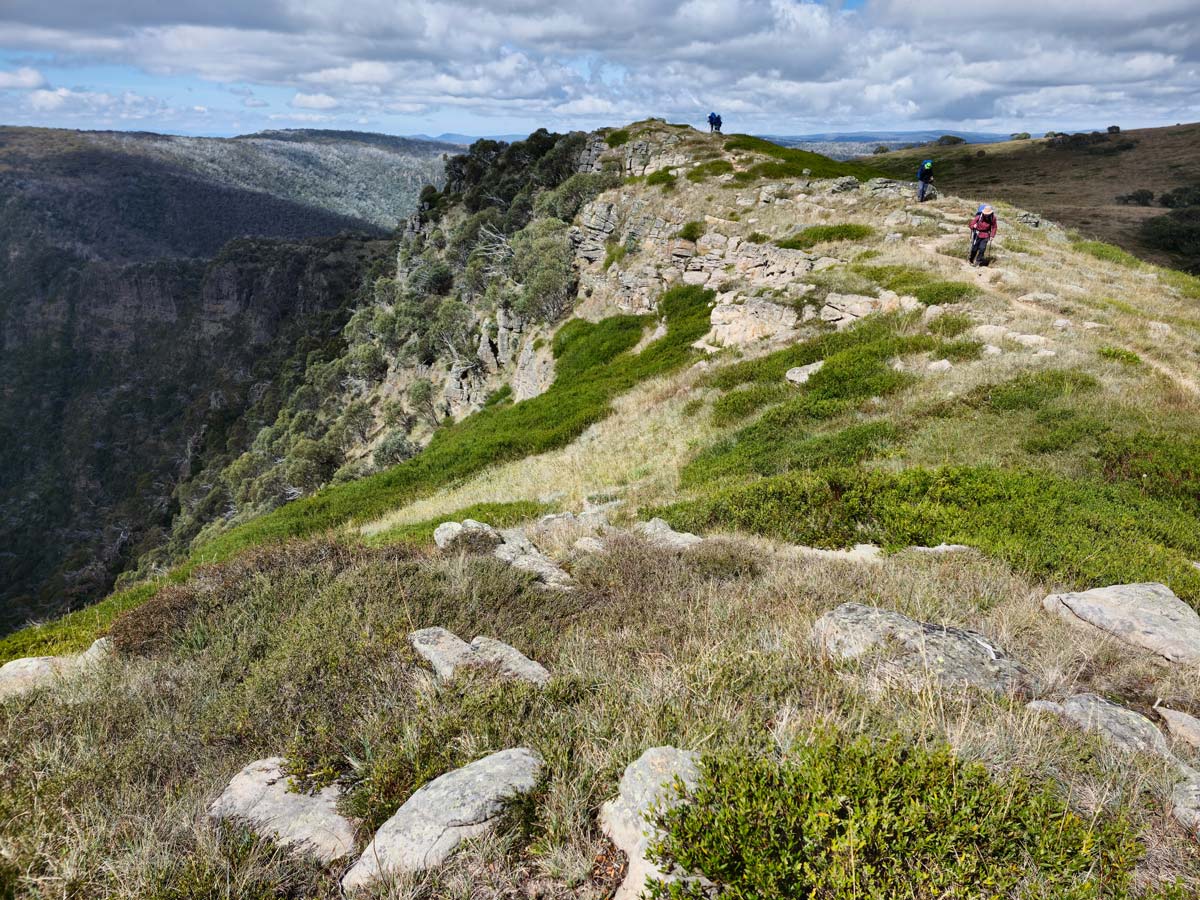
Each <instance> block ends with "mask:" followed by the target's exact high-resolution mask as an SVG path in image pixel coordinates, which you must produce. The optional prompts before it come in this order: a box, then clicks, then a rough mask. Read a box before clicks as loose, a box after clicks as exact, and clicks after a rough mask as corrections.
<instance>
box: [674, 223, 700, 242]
mask: <svg viewBox="0 0 1200 900" xmlns="http://www.w3.org/2000/svg"><path fill="white" fill-rule="evenodd" d="M704 231H705V226H704V223H703V222H699V221H696V222H686V223H684V226H683V227H682V228H680V229H679V233H678V234H676V235H675V236H676V237H677V238H680V239H681V240H685V241H698V240H700V238H701V237H702V236H703V235H704Z"/></svg>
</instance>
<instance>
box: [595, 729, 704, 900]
mask: <svg viewBox="0 0 1200 900" xmlns="http://www.w3.org/2000/svg"><path fill="white" fill-rule="evenodd" d="M697 760H698V756H697V754H696V753H694V752H692V751H689V750H679V749H677V748H675V747H651V748H650V749H649V750H647V751H646V752H645V753H643V754H642V755H641V756H639V757H638V758H637V759H636V760H635V761H634V762H632V763H630V764H629V765H628V766H626V767H625V772H624V774H623V775H622V776H621V781H620V784H619V785H618V786H617V796H616V797H614V798H613V799H612V800H609V801H608V802H606V803H605V804H603V805H602V806H601V807H600V828H601V830H602V831H603V832H604V833H605V834H606V835H608V837H609V839H610V840H611V841H612V842H613V843H614V844H616V846H617V847H618V848H619V849H620V850H622V851H624V853H625V855H626V856H627V857H628V858H629V867H628V868H627V869H626V871H625V879H624V881H622V882H621V885H620V887H618V888H617V892H616V894H614V895H613V900H637V898H638V897H641V896H642V891H643V889H644V888H645V886H646V880H647V879H649V878H655V879H662V880H673V879H672V878H671V876H669V875H668V873H665V872H663V871H662V870H661V869H660V868H659V867H658V866H657V865H655V864H654V863H653V862H651V861H650V860H649V859H647V853H648V852H649V849H650V845H651V844H652V843H653V842H654V841H655V840H657V839H658V837H659V835H658V834H657V833H656V829H655V828H654V827H653V826H652V825H651V823H649V822H648V821H646V816H647V814H648V813H649V812H650V811H651V810H663V811H665V810H667V809H670V808H672V807H674V806H676V805H678V803H679V797H678V796H677V795H676V793H675V789H674V785H675V779H676V778H679V779H680V780H682V782H683V784H684V786H685V787H686V788H687V789H688V790H692V789H694V788H695V786H696V782H697V780H698V779H699V776H700V772H699V769H698V768H697Z"/></svg>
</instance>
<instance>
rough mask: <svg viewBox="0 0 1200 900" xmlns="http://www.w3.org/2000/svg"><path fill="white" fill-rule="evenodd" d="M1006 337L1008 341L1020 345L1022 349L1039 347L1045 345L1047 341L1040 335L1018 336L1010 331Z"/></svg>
mask: <svg viewBox="0 0 1200 900" xmlns="http://www.w3.org/2000/svg"><path fill="white" fill-rule="evenodd" d="M1007 336H1008V339H1009V340H1010V341H1012V342H1013V343H1015V344H1020V345H1021V346H1022V347H1040V346H1042V345H1043V344H1045V343H1047V339H1046V338H1044V337H1042V336H1041V335H1040V334H1018V333H1017V332H1015V331H1010V332H1009V333H1008V335H1007Z"/></svg>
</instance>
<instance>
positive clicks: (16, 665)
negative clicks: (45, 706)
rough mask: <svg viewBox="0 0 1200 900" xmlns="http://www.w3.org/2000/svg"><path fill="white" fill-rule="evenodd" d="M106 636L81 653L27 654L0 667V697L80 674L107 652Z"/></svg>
mask: <svg viewBox="0 0 1200 900" xmlns="http://www.w3.org/2000/svg"><path fill="white" fill-rule="evenodd" d="M111 649H112V647H111V644H110V643H109V640H108V638H100V639H99V640H97V641H94V642H93V643H92V646H90V647H89V648H88V649H87V650H85V651H84V652H83V653H76V654H71V655H67V656H27V657H24V658H22V659H14V660H11V661H10V662H7V663H5V664H4V665H3V666H0V700H4V699H5V698H7V697H15V696H18V695H19V694H24V693H26V692H28V691H33V690H37V689H38V688H48V687H52V686H53V685H55V684H57V683H58V682H59V681H62V680H64V679H67V678H71V677H73V676H75V675H79V674H82V673H83V672H84V671H86V670H87V669H88V668H90V667H92V666H94V665H96V664H97V663H99V662H100V661H101V660H103V659H104V657H106V656H107V655H108V654H109V653H110V652H111Z"/></svg>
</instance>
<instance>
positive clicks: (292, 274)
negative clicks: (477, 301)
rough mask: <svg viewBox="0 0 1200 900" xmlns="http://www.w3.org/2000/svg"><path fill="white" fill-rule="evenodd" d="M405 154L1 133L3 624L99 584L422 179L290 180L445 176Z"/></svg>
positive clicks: (160, 523)
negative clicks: (404, 183) (385, 195)
mask: <svg viewBox="0 0 1200 900" xmlns="http://www.w3.org/2000/svg"><path fill="white" fill-rule="evenodd" d="M284 137H285V138H286V137H287V136H284ZM280 148H283V149H280ZM402 149H403V152H401V153H396V152H393V151H392V150H390V149H388V148H387V147H378V146H373V145H369V144H362V143H360V142H355V141H353V140H347V141H344V142H342V143H338V142H332V143H331V142H329V141H326V142H324V143H322V144H320V145H318V144H316V143H315V142H314V141H313V140H299V139H297V138H296V136H294V135H293V136H291V137H290V138H287V139H282V138H281V139H275V140H272V139H270V138H269V137H262V138H256V139H253V140H246V141H243V142H241V143H237V142H219V141H207V142H206V141H203V140H199V139H186V140H183V139H179V140H178V141H177V140H176V139H170V138H161V137H158V136H148V135H133V136H119V135H105V134H86V133H78V132H65V131H48V130H42V129H0V259H2V260H3V267H2V269H0V351H2V352H0V548H2V549H0V627H11V626H13V625H15V624H18V623H20V622H22V621H24V620H26V619H28V618H29V617H31V616H40V615H44V614H47V613H52V612H58V611H61V610H63V609H65V608H71V607H73V606H75V605H78V604H79V603H82V602H85V601H87V600H90V599H94V598H95V597H96V596H97V595H99V594H102V593H103V592H104V591H105V590H106V589H107V588H108V587H109V586H110V585H111V583H112V579H113V577H114V576H115V574H116V573H117V572H118V571H120V569H121V568H123V567H124V566H125V565H126V564H127V563H128V562H129V561H130V560H132V559H136V557H137V556H138V555H140V553H141V552H143V551H144V550H145V549H147V548H148V547H150V546H154V545H155V544H156V543H158V542H160V541H161V539H162V534H163V531H162V529H163V528H164V527H165V526H166V525H167V524H168V523H169V521H170V519H171V516H172V501H171V499H170V498H171V494H172V491H173V489H174V485H175V484H176V483H177V481H178V480H179V479H180V478H181V477H186V475H187V473H188V470H189V465H190V460H191V458H192V457H193V455H194V454H195V453H196V452H197V451H198V450H199V449H200V448H202V447H204V446H207V445H211V444H212V442H213V441H216V440H240V439H242V438H244V435H241V434H240V433H239V436H237V437H234V436H233V435H232V434H230V433H229V429H230V423H231V422H235V421H236V420H237V418H238V415H239V412H240V411H241V410H243V409H244V408H246V406H247V405H248V404H249V403H251V402H252V401H253V400H254V399H256V398H258V397H260V396H261V395H262V393H263V392H265V391H266V386H267V385H270V384H271V383H272V382H273V381H274V380H275V378H276V377H277V376H278V374H279V373H278V367H279V366H280V365H282V364H283V363H284V361H286V360H288V359H290V358H292V356H293V354H294V353H296V352H298V347H303V348H304V349H305V352H308V351H311V350H316V349H319V348H320V347H322V346H323V345H325V344H327V343H328V342H329V341H330V340H331V338H334V337H335V336H336V335H337V333H338V331H339V328H340V325H341V324H342V322H343V321H344V319H345V316H346V314H347V310H348V308H349V306H350V304H351V302H352V300H353V298H354V296H355V292H356V290H357V288H358V286H359V284H360V283H361V281H362V276H363V274H364V273H365V272H366V271H367V270H368V269H369V268H370V267H371V266H372V265H373V264H374V263H375V262H376V261H377V260H379V259H380V258H382V256H383V255H384V254H385V252H386V249H387V242H386V241H385V240H382V237H383V234H384V232H383V229H382V228H381V224H386V223H387V222H388V221H391V222H395V221H397V220H398V219H400V218H402V217H403V216H404V215H406V214H407V213H408V212H410V211H411V210H412V208H413V207H414V205H415V198H416V192H417V190H418V189H419V188H418V186H416V185H413V186H412V187H411V189H409V190H407V191H406V192H403V191H401V192H395V193H393V195H392V199H391V200H390V201H389V204H388V208H387V209H383V208H381V207H380V205H379V201H378V199H374V200H372V202H371V204H370V205H369V206H364V207H361V208H356V207H355V204H354V201H353V199H352V197H351V198H350V199H347V198H346V197H342V198H341V200H340V202H339V203H338V204H336V205H337V207H338V208H337V209H336V210H334V209H328V208H323V207H321V206H318V205H314V203H320V202H324V201H325V200H326V199H327V198H325V197H323V196H322V195H320V194H319V193H314V192H306V191H305V190H304V184H305V182H304V180H303V179H301V178H300V177H299V174H298V173H300V172H303V171H304V170H305V165H306V164H307V165H309V167H310V169H311V171H309V176H310V177H311V178H313V179H317V180H321V179H324V180H328V176H329V175H330V174H331V172H332V171H333V170H334V169H337V167H338V166H339V165H340V166H341V171H342V174H343V175H345V176H346V177H347V178H348V179H350V180H351V181H353V180H354V179H355V178H364V177H368V176H369V175H370V173H371V172H372V171H376V170H379V169H381V167H383V166H384V165H385V164H386V165H389V166H390V167H391V168H393V169H396V170H402V169H404V167H405V165H406V163H407V162H409V161H411V160H414V159H418V158H419V159H420V165H419V166H413V167H411V168H410V170H409V171H408V176H409V177H410V178H411V179H413V180H416V179H421V180H425V177H426V175H432V176H433V177H434V178H435V179H436V177H438V176H437V172H439V171H440V167H441V158H440V154H441V152H442V151H443V149H444V148H442V147H441V146H440V145H430V146H429V147H427V148H422V147H420V146H416V147H414V146H408V145H405V146H404V147H403V148H402ZM284 154H286V155H287V156H288V157H289V158H290V159H291V166H290V169H289V170H287V171H286V172H284V173H283V174H280V172H279V171H276V170H275V169H273V168H272V164H273V163H274V162H275V161H276V160H277V158H279V157H281V156H282V155H284ZM364 159H365V160H366V162H363V160H364ZM312 160H318V161H319V162H320V166H316V164H315V163H313V162H312ZM306 161H307V162H306ZM201 163H203V165H202V164H201ZM285 176H287V177H285ZM289 179H290V180H289ZM289 192H290V193H291V196H288V194H289ZM351 193H352V192H351ZM327 205H332V204H327ZM339 234H340V235H341V236H340V237H328V236H332V235H339ZM350 235H356V236H350ZM297 342H299V344H297ZM331 352H332V351H331ZM221 449H222V450H224V448H223V447H222V448H221Z"/></svg>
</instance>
